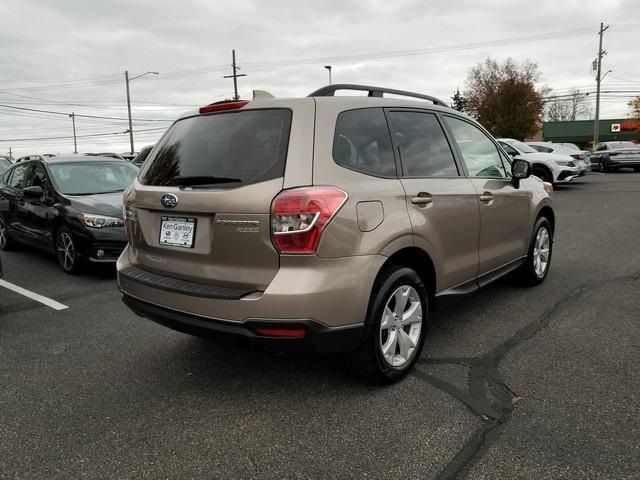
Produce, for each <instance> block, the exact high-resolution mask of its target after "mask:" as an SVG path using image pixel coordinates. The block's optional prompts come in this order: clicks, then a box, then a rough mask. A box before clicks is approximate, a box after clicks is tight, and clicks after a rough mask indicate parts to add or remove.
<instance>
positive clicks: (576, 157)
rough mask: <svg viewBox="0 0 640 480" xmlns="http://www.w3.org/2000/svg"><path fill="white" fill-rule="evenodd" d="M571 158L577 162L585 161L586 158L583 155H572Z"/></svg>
mask: <svg viewBox="0 0 640 480" xmlns="http://www.w3.org/2000/svg"><path fill="white" fill-rule="evenodd" d="M571 156H572V157H573V158H575V159H576V160H584V159H585V158H586V157H585V156H584V155H583V154H581V153H572V154H571Z"/></svg>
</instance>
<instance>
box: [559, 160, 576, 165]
mask: <svg viewBox="0 0 640 480" xmlns="http://www.w3.org/2000/svg"><path fill="white" fill-rule="evenodd" d="M555 162H556V163H557V164H558V165H560V166H561V167H575V166H576V164H575V163H573V162H572V161H571V160H567V161H564V160H556V161H555Z"/></svg>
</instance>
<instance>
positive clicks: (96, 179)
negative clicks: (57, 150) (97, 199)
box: [49, 161, 138, 195]
mask: <svg viewBox="0 0 640 480" xmlns="http://www.w3.org/2000/svg"><path fill="white" fill-rule="evenodd" d="M49 170H50V171H51V174H52V175H53V178H54V180H55V182H56V184H57V185H58V188H59V190H60V192H61V193H64V194H67V195H89V194H96V193H111V192H122V191H124V189H125V188H127V187H128V186H129V185H131V182H133V179H134V178H136V175H137V174H138V169H137V168H136V167H135V166H133V165H132V164H130V163H128V162H99V161H95V162H86V163H85V162H82V163H80V162H78V163H76V162H73V163H71V162H70V163H60V164H57V165H55V164H54V165H50V166H49Z"/></svg>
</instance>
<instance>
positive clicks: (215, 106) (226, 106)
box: [198, 100, 249, 113]
mask: <svg viewBox="0 0 640 480" xmlns="http://www.w3.org/2000/svg"><path fill="white" fill-rule="evenodd" d="M247 103H249V100H238V101H235V102H229V101H227V100H223V101H222V102H216V103H212V104H210V105H207V106H205V107H200V110H198V111H199V112H200V113H212V112H222V111H224V110H238V109H239V108H242V107H244V106H245V105H246V104H247Z"/></svg>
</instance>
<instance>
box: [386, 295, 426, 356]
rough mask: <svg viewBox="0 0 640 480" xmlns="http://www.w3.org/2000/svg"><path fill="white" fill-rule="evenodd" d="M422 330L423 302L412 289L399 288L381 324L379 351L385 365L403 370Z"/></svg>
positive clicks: (392, 296)
mask: <svg viewBox="0 0 640 480" xmlns="http://www.w3.org/2000/svg"><path fill="white" fill-rule="evenodd" d="M421 330H422V302H421V301H420V296H419V295H418V292H417V291H416V289H415V288H413V287H412V286H410V285H402V286H401V287H399V288H397V289H396V290H395V291H394V292H393V293H392V294H391V296H390V297H389V299H388V300H387V303H386V305H385V308H384V311H383V313H382V320H381V322H380V349H381V352H382V356H383V358H384V360H385V362H386V363H387V364H389V365H390V366H392V367H402V366H403V365H405V364H406V363H408V362H410V361H411V360H412V358H413V356H414V354H415V351H416V347H417V346H418V343H419V340H420V332H421Z"/></svg>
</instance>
